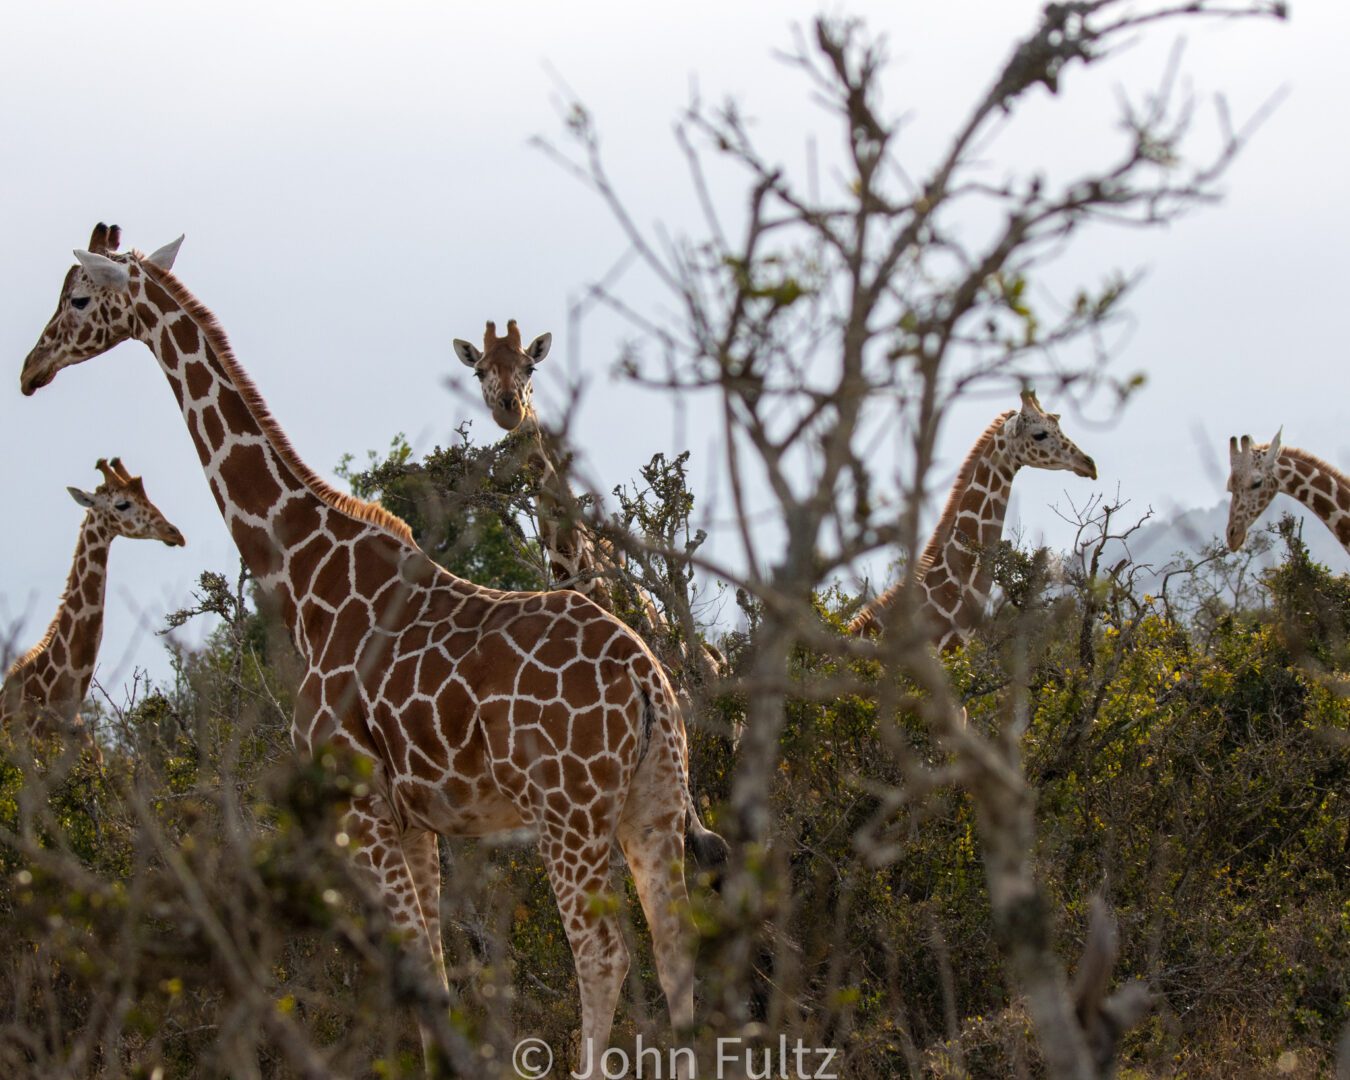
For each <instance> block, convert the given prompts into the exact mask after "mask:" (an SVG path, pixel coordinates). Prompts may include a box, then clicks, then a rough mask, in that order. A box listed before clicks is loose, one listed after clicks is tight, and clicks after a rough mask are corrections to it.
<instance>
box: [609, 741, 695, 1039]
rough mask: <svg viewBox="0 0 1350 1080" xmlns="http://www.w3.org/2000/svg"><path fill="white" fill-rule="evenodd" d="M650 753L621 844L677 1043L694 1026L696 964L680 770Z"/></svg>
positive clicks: (623, 824)
mask: <svg viewBox="0 0 1350 1080" xmlns="http://www.w3.org/2000/svg"><path fill="white" fill-rule="evenodd" d="M653 749H654V752H653V753H652V754H650V755H649V756H648V758H647V760H646V761H645V762H643V766H642V768H641V769H639V771H638V776H637V779H636V782H635V784H634V788H633V791H632V792H631V793H630V795H629V798H628V803H627V806H626V807H625V809H624V813H623V816H622V818H621V819H620V821H619V845H620V846H621V847H622V848H623V855H624V859H625V860H626V861H627V862H628V867H629V869H630V870H631V871H632V874H633V883H634V885H635V886H636V887H637V893H638V898H639V899H640V900H641V902H642V911H643V914H644V915H645V916H646V917H647V926H648V927H649V928H650V930H651V935H652V951H653V954H654V956H655V958H656V972H657V977H658V978H659V979H660V981H661V990H662V992H663V993H664V994H665V996H666V1004H667V1006H668V1008H669V1009H670V1022H671V1027H672V1028H673V1029H674V1033H675V1037H676V1038H677V1039H679V1038H680V1037H681V1036H682V1035H683V1034H685V1033H686V1032H688V1031H689V1030H690V1029H691V1028H692V1027H693V1023H694V961H693V953H692V949H691V942H690V934H689V930H688V922H687V919H688V904H689V893H688V890H687V889H686V887H685V881H684V826H685V815H686V806H685V801H684V788H683V775H682V773H681V771H680V770H679V769H678V767H677V766H675V765H674V764H673V763H672V761H671V756H670V755H664V754H659V753H657V752H655V748H653ZM710 835H712V834H710Z"/></svg>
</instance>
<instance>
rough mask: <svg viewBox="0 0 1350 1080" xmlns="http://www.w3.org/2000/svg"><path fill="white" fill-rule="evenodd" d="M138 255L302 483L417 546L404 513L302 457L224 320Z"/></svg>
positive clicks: (135, 254)
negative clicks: (350, 488)
mask: <svg viewBox="0 0 1350 1080" xmlns="http://www.w3.org/2000/svg"><path fill="white" fill-rule="evenodd" d="M132 256H133V258H135V259H136V261H137V262H138V263H139V264H140V267H141V269H142V270H144V271H145V272H146V273H147V274H149V275H150V277H151V278H152V279H153V280H154V281H155V283H156V284H158V285H161V286H162V287H163V288H164V290H165V291H166V292H167V293H168V294H169V295H170V296H171V297H173V298H174V300H176V301H177V302H178V303H179V304H181V305H182V307H183V310H184V311H186V312H187V313H188V315H190V316H191V317H192V319H193V321H195V322H196V323H197V325H198V327H199V328H200V329H201V332H202V334H203V335H204V336H205V338H206V341H207V344H208V345H210V346H211V350H212V352H214V353H215V354H216V357H217V359H219V360H220V363H221V365H222V366H223V367H224V369H225V371H226V373H227V374H228V375H229V377H230V381H231V382H233V383H234V386H235V389H236V390H238V391H239V395H240V397H242V398H243V399H244V404H245V405H246V406H248V410H249V412H251V413H252V414H253V418H254V419H255V420H257V422H258V426H259V427H260V428H262V430H263V434H264V435H265V436H266V437H267V441H268V442H270V443H271V444H272V448H273V449H274V450H275V451H276V452H277V456H278V457H280V458H281V459H282V461H284V462H285V463H286V464H287V466H289V467H290V468H291V469H292V470H293V471H294V473H295V475H296V476H297V477H299V478H300V481H301V483H303V484H304V485H305V486H306V487H307V488H309V490H310V491H311V492H313V493H314V494H315V495H316V496H318V497H319V499H321V500H322V501H323V502H324V503H325V504H327V505H328V506H330V507H332V508H333V509H334V510H337V511H339V512H340V513H343V514H347V515H349V516H350V517H354V518H356V519H357V520H359V521H364V522H367V523H368V524H371V525H374V526H376V527H377V528H380V529H383V530H384V531H385V532H387V533H389V534H390V535H392V536H394V537H396V538H397V539H399V540H402V541H403V542H404V543H407V544H410V545H412V546H413V547H416V546H417V542H416V541H415V540H414V539H413V534H412V529H410V528H409V527H408V523H407V522H406V521H404V520H403V519H402V518H401V517H399V516H398V515H396V514H392V513H390V512H389V511H388V510H386V509H385V508H384V507H383V506H380V505H379V504H378V503H373V502H367V501H366V500H365V499H358V498H357V497H356V496H355V495H349V494H347V493H345V492H342V491H338V490H337V488H335V487H333V486H332V485H331V484H330V483H328V482H327V481H326V480H324V479H323V477H321V476H320V475H319V474H318V473H316V472H315V471H314V470H313V469H311V468H310V467H309V466H308V465H306V464H305V463H304V462H303V461H302V460H301V459H300V455H299V454H297V453H296V452H295V448H294V447H293V446H292V445H291V440H290V439H289V438H288V437H287V435H286V432H285V431H283V430H282V428H281V425H280V424H279V423H277V421H276V418H275V417H274V416H273V415H272V411H271V410H270V409H269V408H268V407H267V402H266V401H265V400H263V396H262V394H261V392H259V390H258V387H257V384H256V383H254V381H253V379H252V377H251V376H250V375H249V374H248V372H246V371H245V370H244V368H243V366H242V365H241V364H240V363H239V361H238V360H236V359H235V356H234V350H233V349H231V348H230V342H229V339H228V338H226V336H225V331H224V330H223V329H222V328H221V325H220V322H219V321H218V320H217V319H216V317H215V315H214V314H212V312H211V310H210V309H209V308H208V307H207V306H206V305H205V304H203V303H202V302H201V301H200V300H198V299H197V298H196V297H195V296H193V295H192V293H191V292H189V291H188V288H187V286H186V285H184V284H183V283H182V282H181V281H179V280H178V278H176V277H175V276H174V275H173V274H172V273H171V272H170V271H168V270H162V269H160V268H159V267H158V266H156V265H155V264H154V263H152V262H149V261H147V260H146V259H145V258H144V256H143V255H142V254H141V253H140V252H139V251H137V252H133V253H132Z"/></svg>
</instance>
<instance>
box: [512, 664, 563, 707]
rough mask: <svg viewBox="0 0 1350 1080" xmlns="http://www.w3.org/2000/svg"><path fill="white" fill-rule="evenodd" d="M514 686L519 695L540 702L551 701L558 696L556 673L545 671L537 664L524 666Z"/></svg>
mask: <svg viewBox="0 0 1350 1080" xmlns="http://www.w3.org/2000/svg"><path fill="white" fill-rule="evenodd" d="M516 685H517V687H518V688H519V690H520V693H522V694H524V695H526V696H527V697H532V698H538V699H539V700H541V701H551V700H552V699H553V698H556V697H557V696H558V690H559V686H558V674H557V672H554V671H546V670H544V669H543V668H541V667H540V666H539V665H538V664H526V665H525V667H524V668H522V669H521V672H520V680H519V681H518V682H517V684H516Z"/></svg>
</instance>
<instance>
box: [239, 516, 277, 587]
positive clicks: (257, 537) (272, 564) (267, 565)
mask: <svg viewBox="0 0 1350 1080" xmlns="http://www.w3.org/2000/svg"><path fill="white" fill-rule="evenodd" d="M230 532H231V534H232V535H233V536H234V543H235V546H236V547H238V548H239V554H240V556H241V557H242V558H243V560H244V562H245V563H247V564H248V565H249V567H251V568H252V570H253V573H254V574H255V575H257V576H258V577H269V576H271V575H272V574H275V573H276V572H277V571H278V570H280V569H281V553H280V552H279V551H277V548H276V545H275V544H274V543H272V538H271V537H270V536H268V534H267V533H266V532H265V531H264V530H263V529H260V528H258V527H257V526H256V525H249V524H248V523H247V522H243V521H239V520H238V519H235V520H234V521H233V522H232V523H231V525H230Z"/></svg>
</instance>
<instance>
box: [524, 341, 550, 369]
mask: <svg viewBox="0 0 1350 1080" xmlns="http://www.w3.org/2000/svg"><path fill="white" fill-rule="evenodd" d="M552 344H553V335H552V334H540V335H539V336H538V337H537V338H535V339H534V340H533V341H531V342H530V347H529V348H528V349H526V350H525V355H526V356H528V357H529V358H530V359H531V360H533V361H534V362H535V363H536V364H537V363H539V361H540V360H542V359H543V358H544V357H546V356H547V355H548V350H549V346H550V345H552Z"/></svg>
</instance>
